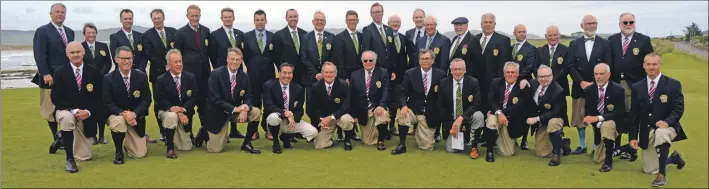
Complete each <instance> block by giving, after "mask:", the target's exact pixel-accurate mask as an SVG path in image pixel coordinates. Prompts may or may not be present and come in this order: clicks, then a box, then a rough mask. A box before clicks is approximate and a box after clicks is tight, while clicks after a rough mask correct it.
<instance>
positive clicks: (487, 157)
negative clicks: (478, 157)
mask: <svg viewBox="0 0 709 189" xmlns="http://www.w3.org/2000/svg"><path fill="white" fill-rule="evenodd" d="M485 161H487V162H490V163H493V162H495V154H494V153H492V152H488V153H487V155H485Z"/></svg>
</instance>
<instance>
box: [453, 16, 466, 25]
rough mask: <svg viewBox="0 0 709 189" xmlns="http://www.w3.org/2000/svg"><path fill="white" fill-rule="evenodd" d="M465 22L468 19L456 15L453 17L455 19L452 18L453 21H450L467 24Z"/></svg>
mask: <svg viewBox="0 0 709 189" xmlns="http://www.w3.org/2000/svg"><path fill="white" fill-rule="evenodd" d="M467 23H468V19H467V18H465V17H458V18H455V19H453V21H452V22H451V24H467Z"/></svg>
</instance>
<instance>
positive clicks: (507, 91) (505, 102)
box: [502, 84, 512, 109]
mask: <svg viewBox="0 0 709 189" xmlns="http://www.w3.org/2000/svg"><path fill="white" fill-rule="evenodd" d="M511 88H512V84H508V85H505V99H504V100H503V101H502V108H503V109H504V108H507V99H509V98H510V92H511V91H512V90H511Z"/></svg>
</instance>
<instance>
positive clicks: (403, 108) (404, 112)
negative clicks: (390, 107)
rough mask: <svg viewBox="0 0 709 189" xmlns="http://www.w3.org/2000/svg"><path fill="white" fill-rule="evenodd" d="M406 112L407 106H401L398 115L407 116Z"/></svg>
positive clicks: (407, 110)
mask: <svg viewBox="0 0 709 189" xmlns="http://www.w3.org/2000/svg"><path fill="white" fill-rule="evenodd" d="M408 112H409V107H408V106H404V107H401V110H400V111H399V117H401V118H406V117H407V116H409V113H408Z"/></svg>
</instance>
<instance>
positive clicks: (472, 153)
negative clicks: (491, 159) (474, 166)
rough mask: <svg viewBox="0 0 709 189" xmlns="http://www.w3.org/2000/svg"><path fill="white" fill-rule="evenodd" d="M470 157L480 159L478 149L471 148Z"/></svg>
mask: <svg viewBox="0 0 709 189" xmlns="http://www.w3.org/2000/svg"><path fill="white" fill-rule="evenodd" d="M470 159H478V149H477V148H473V149H471V150H470Z"/></svg>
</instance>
